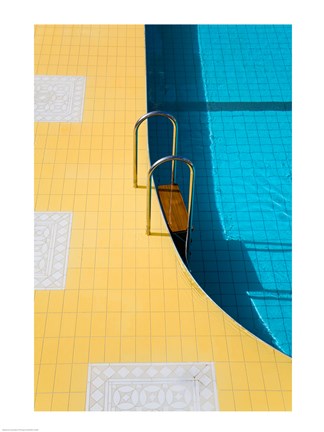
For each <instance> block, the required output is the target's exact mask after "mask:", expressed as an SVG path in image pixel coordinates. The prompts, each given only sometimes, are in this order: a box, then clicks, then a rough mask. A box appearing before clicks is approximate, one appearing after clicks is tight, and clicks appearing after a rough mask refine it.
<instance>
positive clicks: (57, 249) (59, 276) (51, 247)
mask: <svg viewBox="0 0 324 432" xmlns="http://www.w3.org/2000/svg"><path fill="white" fill-rule="evenodd" d="M71 226H72V213H69V212H67V213H63V212H36V213H35V218H34V280H35V289H37V290H59V289H64V288H65V280H66V269H67V262H68V254H69V245H70V233H71Z"/></svg>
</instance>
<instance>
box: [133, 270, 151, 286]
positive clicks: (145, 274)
mask: <svg viewBox="0 0 324 432" xmlns="http://www.w3.org/2000/svg"><path fill="white" fill-rule="evenodd" d="M135 284H136V288H138V289H149V288H150V272H149V271H148V269H135ZM153 285H154V284H153Z"/></svg>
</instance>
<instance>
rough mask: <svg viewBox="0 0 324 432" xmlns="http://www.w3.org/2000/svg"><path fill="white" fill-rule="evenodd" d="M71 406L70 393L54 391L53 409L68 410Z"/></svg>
mask: <svg viewBox="0 0 324 432" xmlns="http://www.w3.org/2000/svg"><path fill="white" fill-rule="evenodd" d="M68 406H69V394H68V393H54V394H53V400H52V408H51V410H52V411H67V409H68Z"/></svg>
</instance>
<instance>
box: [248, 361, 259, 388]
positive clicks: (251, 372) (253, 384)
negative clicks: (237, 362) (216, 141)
mask: <svg viewBox="0 0 324 432" xmlns="http://www.w3.org/2000/svg"><path fill="white" fill-rule="evenodd" d="M245 368H246V373H247V377H248V381H249V388H250V390H264V381H263V375H262V369H261V365H260V363H257V362H246V363H245Z"/></svg>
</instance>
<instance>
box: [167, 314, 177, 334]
mask: <svg viewBox="0 0 324 432" xmlns="http://www.w3.org/2000/svg"><path fill="white" fill-rule="evenodd" d="M165 331H166V335H167V336H179V335H180V320H179V313H178V312H165Z"/></svg>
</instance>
